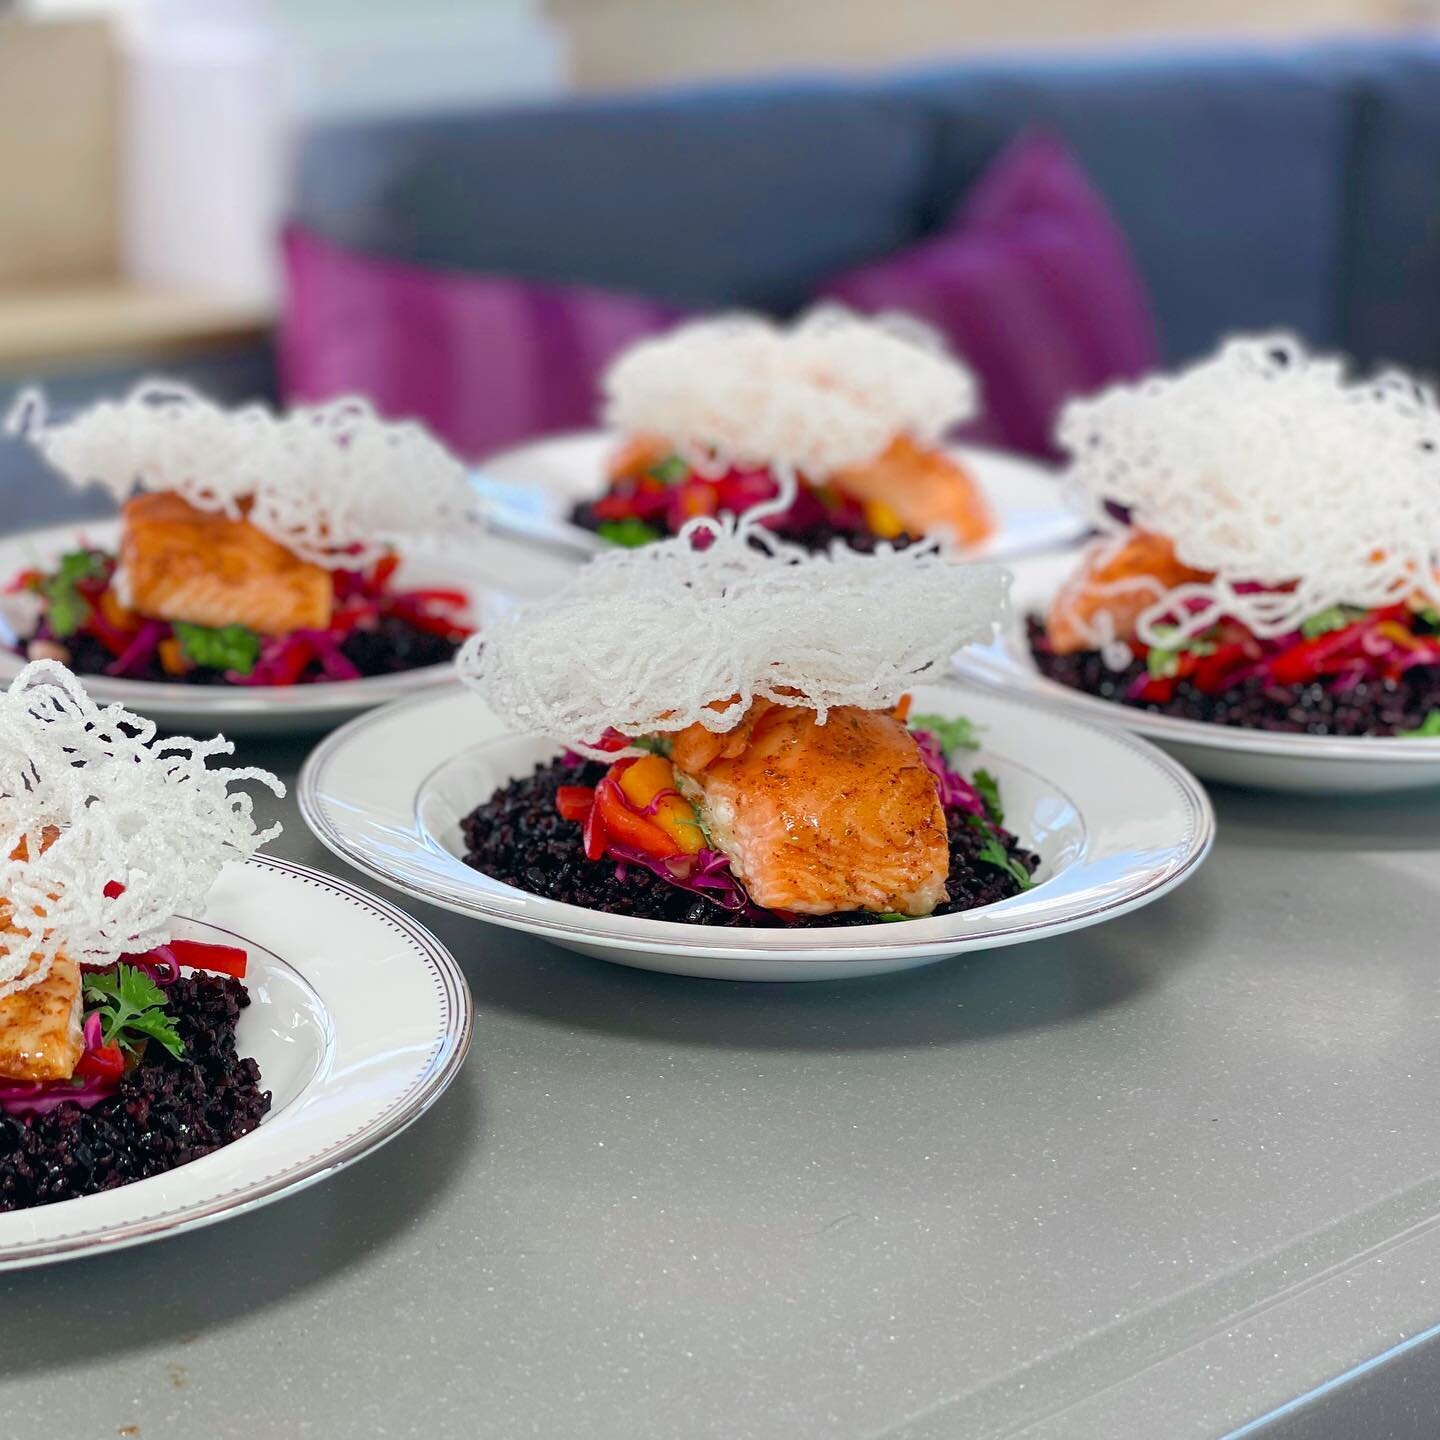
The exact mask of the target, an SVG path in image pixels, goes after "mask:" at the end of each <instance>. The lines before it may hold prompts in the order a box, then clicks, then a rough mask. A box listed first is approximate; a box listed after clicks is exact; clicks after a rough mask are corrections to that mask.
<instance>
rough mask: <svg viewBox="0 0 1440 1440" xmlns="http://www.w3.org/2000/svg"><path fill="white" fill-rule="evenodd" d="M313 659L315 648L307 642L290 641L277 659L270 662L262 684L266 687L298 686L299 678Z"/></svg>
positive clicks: (300, 640)
mask: <svg viewBox="0 0 1440 1440" xmlns="http://www.w3.org/2000/svg"><path fill="white" fill-rule="evenodd" d="M314 659H315V647H314V646H313V645H312V644H311V643H310V642H309V641H308V640H302V639H296V640H292V641H291V642H290V644H289V645H288V646H287V647H286V648H285V649H284V650H283V651H282V652H281V653H280V655H279V657H278V658H277V659H275V660H274V661H272V662H271V666H270V667H269V673H268V674H267V675H266V678H265V681H264V683H265V684H266V685H296V684H299V681H300V677H301V676H302V675H303V674H304V673H305V671H306V668H307V667H308V666H309V664H310V662H311V661H312V660H314Z"/></svg>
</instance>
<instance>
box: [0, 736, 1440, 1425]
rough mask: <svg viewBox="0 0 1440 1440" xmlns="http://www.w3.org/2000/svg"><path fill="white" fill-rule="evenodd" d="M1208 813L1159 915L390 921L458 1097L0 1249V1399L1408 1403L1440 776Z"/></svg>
mask: <svg viewBox="0 0 1440 1440" xmlns="http://www.w3.org/2000/svg"><path fill="white" fill-rule="evenodd" d="M304 748H305V747H304V746H303V745H300V744H286V745H279V746H277V745H274V744H266V745H261V744H252V745H249V746H247V747H245V750H244V752H243V753H245V756H246V758H247V759H249V760H251V761H255V762H258V763H262V764H268V765H271V766H273V767H275V768H278V769H281V770H282V771H284V772H286V773H287V774H288V775H293V772H294V769H295V767H296V766H297V765H298V763H299V762H300V760H301V759H302V757H303V754H304ZM1216 800H1217V806H1218V811H1219V818H1220V827H1221V829H1220V841H1219V843H1218V845H1217V847H1216V850H1215V852H1214V855H1213V857H1212V858H1211V860H1210V861H1209V862H1208V864H1207V865H1206V866H1205V867H1204V868H1203V870H1202V871H1201V872H1200V873H1199V875H1198V876H1197V877H1196V878H1195V879H1194V880H1193V881H1192V882H1191V883H1189V884H1187V885H1186V886H1184V887H1183V888H1182V889H1181V890H1180V891H1178V892H1177V893H1176V894H1174V895H1172V896H1171V897H1169V898H1168V899H1166V900H1164V901H1162V902H1160V903H1159V904H1157V905H1155V906H1153V907H1151V908H1149V909H1146V910H1143V911H1141V912H1139V913H1137V914H1134V915H1131V916H1128V917H1126V918H1124V919H1121V920H1119V921H1116V922H1114V923H1112V924H1109V925H1105V926H1102V927H1099V928H1097V929H1092V930H1088V931H1085V932H1083V933H1082V934H1079V935H1076V936H1072V937H1068V938H1065V939H1061V940H1057V941H1053V942H1046V943H1040V944H1033V945H1027V946H1021V947H1017V948H1014V949H1009V950H1002V951H998V952H995V953H994V954H991V955H988V956H979V957H976V958H972V959H969V960H962V961H952V962H949V963H942V964H940V965H937V966H934V967H932V968H930V969H926V970H920V971H916V972H912V973H910V974H906V975H901V976H897V977H892V978H886V979H880V980H871V981H854V982H850V983H848V984H832V985H817V986H791V987H785V986H759V985H755V986H748V985H727V984H722V983H716V982H707V981H698V980H681V979H676V978H672V977H667V976H662V975H652V974H647V973H643V972H640V971H630V970H626V969H622V968H620V967H616V966H611V965H607V964H605V963H603V962H600V961H592V960H586V959H582V958H580V957H578V956H575V955H571V954H569V953H566V952H563V951H559V950H553V949H550V948H547V947H546V946H544V945H542V944H539V943H537V942H534V941H532V940H530V939H528V938H525V937H522V936H519V935H516V934H513V933H509V932H506V931H503V930H498V929H487V928H484V927H481V926H479V925H476V924H473V923H471V922H468V921H463V920H461V919H459V918H458V917H454V916H449V915H445V914H442V913H440V912H436V911H433V910H429V909H426V908H425V907H415V911H416V913H417V914H418V915H419V916H420V917H421V918H422V919H423V920H424V921H426V922H427V923H428V924H430V925H431V926H433V928H434V929H435V930H436V931H437V932H438V933H439V934H440V936H441V937H442V938H443V939H444V940H445V941H446V942H447V943H448V944H449V945H450V946H451V947H452V948H453V949H454V951H455V953H456V954H457V955H458V956H459V958H460V960H461V962H462V963H463V965H464V967H465V970H466V972H467V974H468V976H469V978H470V983H471V986H472V988H473V990H474V993H475V998H476V1003H477V1008H478V1019H477V1025H476V1031H475V1042H474V1048H473V1051H472V1053H471V1058H470V1063H469V1064H468V1066H467V1067H466V1069H465V1071H464V1073H463V1074H462V1076H461V1077H460V1079H459V1080H458V1081H457V1082H456V1084H455V1085H454V1087H453V1088H452V1090H451V1091H450V1092H449V1093H448V1095H447V1096H446V1097H445V1098H444V1099H443V1100H442V1101H441V1102H440V1103H439V1105H438V1106H437V1107H436V1108H435V1110H434V1111H433V1112H432V1113H431V1114H430V1115H429V1116H428V1117H427V1118H426V1119H425V1120H423V1121H422V1122H421V1123H420V1124H418V1125H416V1126H415V1127H414V1128H413V1129H411V1130H410V1131H408V1132H407V1133H405V1134H404V1135H402V1136H401V1137H400V1138H399V1139H398V1140H396V1141H395V1142H394V1143H393V1144H392V1145H390V1146H388V1147H386V1148H385V1149H384V1150H382V1151H381V1152H380V1153H378V1154H377V1155H375V1156H373V1157H372V1158H370V1159H368V1160H365V1161H363V1162H362V1163H360V1164H359V1165H356V1166H355V1167H353V1168H352V1169H350V1170H348V1171H346V1172H345V1173H343V1174H341V1175H339V1176H337V1177H335V1178H334V1179H332V1180H330V1181H327V1182H325V1183H323V1184H321V1185H319V1186H317V1187H315V1188H313V1189H311V1190H309V1191H307V1192H305V1193H303V1194H301V1195H298V1196H296V1197H294V1198H291V1199H288V1200H285V1201H282V1202H280V1203H278V1204H276V1205H274V1206H271V1207H269V1208H267V1209H264V1210H262V1211H259V1212H257V1213H254V1214H251V1215H248V1216H244V1217H242V1218H240V1219H237V1220H234V1221H231V1222H227V1223H224V1224H221V1225H218V1226H215V1227H214V1228H212V1229H209V1230H204V1231H201V1232H198V1233H195V1234H191V1235H187V1236H182V1237H179V1238H177V1239H173V1240H169V1241H163V1242H160V1243H157V1244H154V1245H150V1246H146V1247H143V1248H139V1249H135V1250H130V1251H127V1252H123V1253H120V1254H114V1255H109V1256H103V1257H101V1258H98V1259H95V1260H90V1261H82V1262H78V1263H71V1264H67V1265H62V1266H58V1267H54V1268H50V1269H42V1270H35V1271H30V1272H24V1273H20V1274H14V1275H7V1276H3V1277H0V1316H3V1317H4V1318H3V1321H0V1416H3V1421H0V1433H3V1434H4V1435H5V1436H15V1437H17V1440H19V1437H29V1436H47V1437H52V1436H53V1437H60V1440H71V1437H77V1440H92V1437H93V1440H105V1437H112V1436H134V1437H137V1440H202V1437H204V1440H211V1437H214V1440H227V1437H245V1440H252V1437H255V1436H270V1435H277V1436H278V1435H284V1436H294V1437H331V1436H334V1437H345V1440H352V1437H357V1436H366V1437H412V1436H413V1437H423V1440H452V1437H453V1440H520V1437H530V1436H544V1437H557V1440H591V1437H594V1440H676V1437H685V1440H822V1437H824V1440H879V1437H887V1440H942V1437H944V1440H956V1437H999V1436H1009V1437H1014V1436H1024V1437H1027V1440H1114V1437H1129V1436H1136V1437H1145V1440H1151V1437H1167V1440H1168V1437H1182V1440H1183V1437H1217V1436H1221V1435H1224V1434H1226V1433H1228V1432H1231V1431H1233V1430H1236V1429H1238V1428H1239V1427H1241V1426H1245V1425H1247V1424H1248V1423H1249V1422H1251V1421H1257V1423H1256V1424H1255V1425H1254V1427H1253V1428H1251V1429H1249V1430H1247V1431H1246V1432H1245V1433H1247V1434H1254V1435H1263V1436H1265V1437H1266V1440H1301V1437H1304V1440H1319V1437H1327V1440H1331V1437H1333V1440H1339V1437H1345V1440H1350V1437H1353V1436H1357V1435H1359V1434H1362V1433H1364V1434H1375V1435H1384V1436H1387V1437H1402V1436H1412V1435H1413V1436H1415V1437H1417V1440H1418V1437H1433V1436H1434V1435H1435V1434H1436V1433H1437V1425H1436V1422H1435V1418H1434V1417H1435V1415H1436V1414H1437V1399H1436V1397H1437V1394H1440V1387H1437V1382H1436V1376H1437V1373H1440V1366H1437V1353H1440V1352H1436V1351H1435V1350H1433V1349H1432V1348H1431V1345H1430V1341H1429V1337H1428V1336H1427V1334H1426V1332H1427V1330H1428V1328H1429V1327H1431V1326H1435V1325H1437V1323H1440V1227H1437V1218H1440V866H1437V863H1436V851H1437V845H1440V841H1437V828H1440V798H1434V797H1429V798H1427V797H1420V798H1416V799H1412V800H1385V801H1375V802H1367V801H1360V802H1350V803H1336V802H1321V801H1306V800H1299V799H1283V798H1279V797H1273V796H1261V795H1254V794H1243V793H1239V792H1231V793H1226V792H1217V794H1216ZM284 813H285V818H286V820H287V824H288V827H289V828H288V831H287V834H286V835H285V837H284V838H283V839H282V840H281V842H280V843H279V845H278V847H277V848H278V850H279V851H280V853H282V854H286V855H289V856H292V857H294V858H297V859H300V860H303V861H306V862H308V863H311V864H315V865H318V866H321V867H322V868H332V869H333V868H335V867H336V862H333V861H331V860H329V858H328V857H327V856H325V855H324V854H323V853H322V852H321V851H320V849H319V847H318V846H317V845H316V844H315V843H314V842H313V841H312V840H311V839H310V837H309V836H308V834H307V832H306V831H305V830H304V828H303V826H302V825H301V823H300V821H299V819H298V816H296V814H295V813H294V811H293V809H292V808H290V806H289V804H288V802H287V804H286V805H285V807H284ZM1387 1353H1388V1354H1389V1355H1390V1356H1391V1358H1390V1359H1388V1360H1387V1361H1386V1362H1385V1363H1382V1364H1378V1365H1371V1366H1369V1367H1368V1368H1365V1362H1367V1361H1371V1360H1373V1359H1375V1357H1379V1356H1382V1355H1386V1354H1387ZM1357 1367H1360V1368H1358V1369H1357ZM1347 1372H1353V1373H1347ZM1340 1376H1345V1377H1346V1378H1345V1380H1344V1381H1343V1383H1341V1384H1337V1385H1333V1386H1329V1387H1328V1388H1324V1389H1320V1388H1319V1387H1326V1384H1327V1382H1328V1381H1330V1380H1331V1379H1332V1378H1334V1377H1340ZM1317 1390H1318V1391H1319V1393H1317V1394H1315V1395H1314V1396H1313V1397H1312V1398H1311V1399H1310V1400H1308V1401H1305V1402H1303V1403H1291V1402H1296V1401H1297V1400H1298V1397H1302V1396H1305V1395H1307V1394H1309V1393H1310V1392H1315V1391H1317ZM1286 1407H1288V1408H1286ZM1263 1416H1269V1417H1270V1418H1268V1419H1264V1420H1258V1417H1263Z"/></svg>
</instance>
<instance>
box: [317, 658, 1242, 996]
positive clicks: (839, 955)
mask: <svg viewBox="0 0 1440 1440" xmlns="http://www.w3.org/2000/svg"><path fill="white" fill-rule="evenodd" d="M913 703H914V709H915V712H916V713H935V714H941V715H947V716H957V715H963V716H966V717H967V718H969V719H970V720H972V721H973V722H974V723H975V724H976V725H977V726H979V727H980V733H981V735H982V736H983V741H984V743H983V745H982V747H981V748H980V749H979V750H978V751H976V752H975V753H974V754H966V755H964V756H963V768H965V769H967V770H968V769H972V768H973V767H977V766H984V767H985V768H987V769H989V770H990V771H991V772H992V774H993V775H994V776H995V777H996V779H997V780H998V782H999V786H1000V794H1001V799H1002V801H1003V804H1004V807H1005V811H1006V821H1005V823H1006V826H1007V828H1009V829H1010V830H1012V831H1014V832H1015V833H1016V834H1017V835H1018V836H1019V838H1020V840H1021V842H1022V844H1024V845H1025V846H1027V847H1028V848H1029V849H1031V850H1033V851H1035V852H1037V853H1038V855H1039V857H1040V865H1039V868H1038V870H1037V871H1036V875H1035V881H1036V883H1035V884H1034V886H1033V888H1031V889H1029V890H1027V891H1025V892H1024V893H1022V894H1019V895H1016V896H1013V897H1012V898H1010V899H1007V900H1002V901H1000V902H998V903H996V904H991V905H986V906H983V907H978V908H976V909H972V910H967V911H962V912H959V913H955V914H950V915H943V916H930V917H927V918H925V919H920V920H910V921H906V922H903V923H894V922H892V923H872V924H861V925H855V926H850V927H846V928H818V927H815V928H807V927H805V926H803V925H797V926H790V927H779V926H776V927H760V928H753V929H739V928H726V927H720V926H711V925H702V924H679V923H673V922H668V921H658V920H648V919H638V918H634V917H629V916H622V915H612V914H606V913H602V912H600V911H596V910H590V909H586V908H584V907H582V906H578V905H570V904H564V903H561V902H559V901H555V900H549V899H545V898H543V897H541V896H538V895H533V894H529V893H527V892H526V891H524V890H520V889H517V888H516V887H514V886H513V885H508V884H506V883H504V882H503V881H500V880H497V879H495V878H494V877H493V876H490V875H487V874H484V873H482V872H481V871H479V870H476V869H473V868H472V867H471V866H469V865H467V864H466V863H465V858H464V856H465V844H464V840H463V836H462V831H461V821H462V820H463V818H464V817H465V816H466V815H468V814H469V813H470V812H471V811H472V810H473V809H474V808H475V807H476V806H477V805H479V804H480V803H482V802H483V801H485V800H487V799H488V798H489V797H490V796H491V795H492V794H493V793H494V792H495V791H496V790H497V789H499V788H500V787H501V786H503V785H505V784H507V783H508V782H509V781H511V780H514V779H517V778H519V777H521V776H523V775H527V774H529V773H530V771H531V770H532V769H533V768H534V767H535V766H536V765H537V764H539V763H541V762H543V761H548V760H552V759H554V758H555V756H556V754H557V753H558V750H559V747H557V746H556V745H554V744H553V743H551V742H548V741H544V740H541V739H538V738H536V737H533V736H517V735H513V734H511V733H509V732H507V731H506V730H505V728H504V727H503V725H502V724H501V722H500V721H499V720H498V719H497V718H496V717H495V716H494V715H493V714H492V713H491V712H490V710H489V709H488V708H487V707H486V706H485V704H484V702H483V701H481V700H480V699H479V698H478V697H477V696H475V695H473V694H471V693H470V692H468V691H465V690H461V689H460V688H459V687H458V686H457V687H456V688H455V689H453V690H451V691H449V692H445V693H438V694H435V695H427V696H421V697H417V698H416V699H414V700H410V701H404V702H401V703H400V704H397V705H392V706H387V707H386V708H385V709H383V710H377V711H373V712H371V713H370V714H368V715H363V716H360V717H359V718H358V719H355V720H352V721H351V722H350V723H349V724H347V725H345V726H343V727H342V728H341V729H339V730H337V731H336V732H335V733H334V734H332V735H330V736H329V737H328V738H327V739H326V740H325V741H323V742H322V743H321V744H320V745H319V746H318V747H317V748H316V749H315V750H314V752H313V753H312V754H311V755H310V757H309V759H308V760H307V761H306V763H305V766H304V769H303V770H302V771H301V774H300V779H299V782H298V784H297V787H296V798H297V800H298V802H299V805H300V811H301V814H302V815H303V816H304V818H305V822H306V823H307V824H308V825H309V826H310V828H311V829H312V830H313V831H314V832H315V834H316V835H317V836H318V837H319V839H320V841H321V842H322V843H323V844H324V845H326V846H327V847H328V848H329V849H330V850H332V851H333V852H334V853H335V854H336V855H338V856H340V857H341V858H342V859H343V860H345V861H347V862H348V863H349V864H351V865H354V866H355V867H356V868H357V869H359V870H361V871H363V872H364V873H365V874H367V875H370V876H372V877H374V878H375V879H377V880H381V881H383V882H384V883H386V884H388V885H391V886H393V887H394V888H395V889H397V890H400V891H401V892H403V893H404V894H406V895H410V896H413V897H415V898H416V899H420V900H425V901H428V902H430V903H432V904H436V905H442V906H445V907H446V908H447V909H450V910H454V911H456V912H458V913H459V914H462V915H469V916H472V917H474V918H475V919H477V920H482V921H487V922H490V923H492V924H497V925H505V926H509V927H511V928H513V929H517V930H524V931H528V932H529V933H531V934H533V935H537V936H539V937H541V938H543V939H546V940H549V941H552V942H553V943H555V944H557V945H562V946H565V947H567V948H569V949H571V950H577V951H579V952H581V953H583V954H586V955H593V956H598V957H599V958H601V959H604V960H612V961H615V962H617V963H619V964H622V965H633V966H638V967H640V968H643V969H647V970H663V971H669V972H671V973H674V974H679V975H698V976H705V977H709V978H713V979H723V980H834V979H841V978H848V977H852V976H861V975H877V974H882V973H884V972H887V971H892V970H905V969H909V968H911V967H913V966H917V965H925V964H929V963H931V962H933V961H936V960H940V959H943V958H945V957H946V956H949V955H958V954H961V953H964V952H966V951H970V950H985V949H992V948H995V947H998V946H1002V945H1015V944H1020V943H1023V942H1024V941H1027V940H1036V939H1040V938H1042V937H1045V936H1052V935H1061V934H1064V933H1066V932H1067V931H1071V930H1077V929H1080V928H1082V927H1084V926H1087V925H1096V924H1100V923H1101V922H1103V921H1105V920H1108V919H1111V918H1113V917H1114V916H1117V915H1123V914H1124V913H1126V912H1127V911H1129V910H1134V909H1136V908H1137V907H1139V906H1141V905H1146V904H1149V903H1150V902H1152V901H1154V900H1158V899H1159V898H1160V897H1161V896H1162V895H1164V894H1165V893H1166V892H1167V891H1169V890H1171V889H1173V888H1174V887H1175V886H1176V885H1179V884H1181V883H1182V882H1183V881H1184V880H1185V879H1187V878H1188V877H1189V876H1190V875H1192V874H1194V872H1195V870H1196V868H1197V867H1198V866H1199V865H1200V863H1201V862H1202V861H1203V860H1204V858H1205V856H1206V854H1207V853H1208V851H1209V849H1210V845H1211V842H1212V839H1213V837H1214V826H1215V822H1214V816H1213V814H1212V812H1211V809H1210V803H1209V800H1208V799H1207V797H1206V795H1205V792H1204V791H1203V790H1202V789H1201V787H1200V786H1199V785H1198V784H1197V783H1196V782H1195V780H1194V779H1193V778H1192V777H1191V776H1190V775H1189V774H1187V773H1186V771H1185V770H1183V769H1182V768H1181V767H1180V766H1179V765H1177V764H1176V763H1175V762H1174V761H1173V760H1170V759H1169V758H1168V757H1166V756H1165V755H1163V754H1161V753H1160V752H1159V751H1157V750H1156V749H1154V748H1153V747H1152V746H1150V745H1147V744H1145V743H1144V742H1143V741H1136V740H1133V739H1131V738H1129V737H1128V736H1125V735H1120V734H1116V733H1114V732H1107V731H1105V730H1103V729H1100V728H1098V727H1096V726H1093V725H1089V724H1085V723H1083V722H1079V721H1076V720H1072V719H1068V718H1066V717H1064V716H1060V715H1056V714H1054V713H1053V712H1051V711H1047V710H1044V709H1040V708H1037V707H1035V706H1031V705H1026V704H1022V703H1017V702H1015V701H1013V700H1007V699H1003V698H1000V697H997V696H994V695H986V694H982V693H969V692H966V691H962V690H960V689H959V688H958V687H955V686H935V687H919V688H917V689H916V691H915V692H914V702H913ZM597 863H609V862H597Z"/></svg>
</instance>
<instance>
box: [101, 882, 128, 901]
mask: <svg viewBox="0 0 1440 1440" xmlns="http://www.w3.org/2000/svg"><path fill="white" fill-rule="evenodd" d="M124 893H125V887H124V886H123V885H122V884H121V883H120V882H119V881H118V880H107V881H106V882H105V889H104V890H103V891H101V894H103V895H104V896H105V898H106V899H107V900H118V899H119V898H120V897H121V896H122V895H123V894H124Z"/></svg>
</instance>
